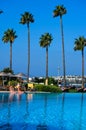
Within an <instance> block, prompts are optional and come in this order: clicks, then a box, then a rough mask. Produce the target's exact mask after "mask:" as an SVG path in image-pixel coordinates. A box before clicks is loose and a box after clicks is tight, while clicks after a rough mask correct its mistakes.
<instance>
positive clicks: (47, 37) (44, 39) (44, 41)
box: [39, 33, 53, 85]
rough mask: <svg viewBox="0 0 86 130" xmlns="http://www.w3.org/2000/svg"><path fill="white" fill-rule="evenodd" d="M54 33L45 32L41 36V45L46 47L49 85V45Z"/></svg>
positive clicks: (46, 83)
mask: <svg viewBox="0 0 86 130" xmlns="http://www.w3.org/2000/svg"><path fill="white" fill-rule="evenodd" d="M52 40H53V39H52V35H51V34H49V33H45V34H44V35H41V37H40V42H39V43H40V46H41V47H43V48H46V80H45V85H48V46H50V44H51V41H52Z"/></svg>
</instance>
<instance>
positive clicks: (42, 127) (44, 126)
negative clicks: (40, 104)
mask: <svg viewBox="0 0 86 130" xmlns="http://www.w3.org/2000/svg"><path fill="white" fill-rule="evenodd" d="M43 116H44V117H43V121H42V123H41V124H39V125H37V128H36V130H48V128H47V124H46V116H47V94H45V97H44V114H43ZM40 120H41V119H40Z"/></svg>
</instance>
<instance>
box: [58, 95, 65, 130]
mask: <svg viewBox="0 0 86 130" xmlns="http://www.w3.org/2000/svg"><path fill="white" fill-rule="evenodd" d="M64 105H65V93H63V94H62V107H61V115H60V122H59V124H60V128H61V129H64Z"/></svg>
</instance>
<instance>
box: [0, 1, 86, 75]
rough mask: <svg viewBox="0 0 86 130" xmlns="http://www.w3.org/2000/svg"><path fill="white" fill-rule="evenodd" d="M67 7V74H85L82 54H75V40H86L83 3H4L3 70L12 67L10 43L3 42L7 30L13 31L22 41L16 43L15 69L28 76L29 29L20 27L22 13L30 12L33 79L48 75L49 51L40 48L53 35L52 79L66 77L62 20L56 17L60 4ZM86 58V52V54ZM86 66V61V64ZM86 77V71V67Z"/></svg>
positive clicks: (0, 19) (0, 30) (1, 21)
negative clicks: (46, 35) (46, 36)
mask: <svg viewBox="0 0 86 130" xmlns="http://www.w3.org/2000/svg"><path fill="white" fill-rule="evenodd" d="M62 4H63V5H64V7H65V8H66V9H67V14H66V15H64V16H63V27H64V44H65V58H66V74H67V75H81V52H74V50H73V47H74V41H75V38H78V37H79V36H84V37H86V7H85V6H86V1H85V0H83V1H81V0H79V1H78V0H74V1H71V0H26V1H25V0H15V1H14V0H8V1H7V0H0V9H1V10H3V11H4V13H3V14H1V15H0V62H1V63H0V71H1V70H3V68H5V67H9V58H10V57H9V52H10V51H9V43H8V44H4V43H3V42H2V36H3V34H4V31H6V30H7V29H8V28H10V29H11V28H13V29H14V30H15V31H16V34H17V36H18V38H17V39H16V40H15V42H14V43H13V70H14V72H15V73H19V72H23V73H27V26H26V25H21V24H19V21H20V18H21V14H23V13H24V12H25V11H28V12H30V13H32V14H33V16H34V20H35V21H34V23H32V24H30V38H31V43H30V44H31V64H30V76H45V62H46V60H45V49H43V48H40V46H39V38H40V36H41V35H42V34H44V33H46V32H49V33H51V34H52V36H53V41H52V44H51V46H50V47H49V76H57V75H58V67H59V68H60V71H59V74H60V75H63V69H62V44H61V43H62V42H61V30H60V18H59V17H58V18H53V10H54V9H55V7H56V6H57V5H62ZM85 59H86V51H85ZM85 66H86V61H85ZM85 75H86V68H85Z"/></svg>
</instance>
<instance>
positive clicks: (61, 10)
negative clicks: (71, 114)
mask: <svg viewBox="0 0 86 130" xmlns="http://www.w3.org/2000/svg"><path fill="white" fill-rule="evenodd" d="M66 12H67V11H66V9H65V8H64V6H63V5H61V6H60V5H58V6H56V9H55V10H54V11H53V14H54V15H53V16H54V17H58V16H60V25H61V36H62V59H63V75H64V86H66V78H65V51H64V34H63V23H62V16H63V15H64V14H66Z"/></svg>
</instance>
